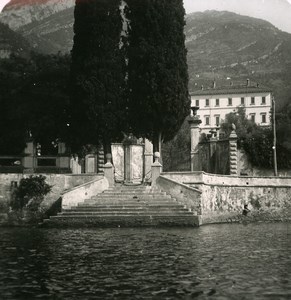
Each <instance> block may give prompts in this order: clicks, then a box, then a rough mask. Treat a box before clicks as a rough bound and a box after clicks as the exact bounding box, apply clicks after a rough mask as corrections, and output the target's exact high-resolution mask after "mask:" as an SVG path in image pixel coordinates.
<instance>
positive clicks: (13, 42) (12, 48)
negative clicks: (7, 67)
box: [0, 23, 31, 58]
mask: <svg viewBox="0 0 291 300" xmlns="http://www.w3.org/2000/svg"><path fill="white" fill-rule="evenodd" d="M30 50H31V48H30V44H29V43H28V42H27V41H26V40H25V38H23V36H22V35H21V34H18V33H16V32H14V31H13V30H11V29H10V28H9V27H8V26H7V25H6V24H2V23H0V58H7V57H9V55H10V53H14V54H16V55H22V56H25V55H27V54H28V53H29V51H30Z"/></svg>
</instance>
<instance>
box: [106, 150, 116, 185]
mask: <svg viewBox="0 0 291 300" xmlns="http://www.w3.org/2000/svg"><path fill="white" fill-rule="evenodd" d="M111 158H112V155H111V154H110V153H108V154H106V160H107V163H106V164H105V165H104V177H105V178H106V179H107V180H108V183H109V187H113V186H114V170H113V165H112V163H111Z"/></svg>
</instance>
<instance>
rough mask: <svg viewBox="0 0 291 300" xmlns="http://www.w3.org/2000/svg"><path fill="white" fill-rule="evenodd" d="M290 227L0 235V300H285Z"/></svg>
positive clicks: (290, 280) (289, 293) (289, 282)
mask: <svg viewBox="0 0 291 300" xmlns="http://www.w3.org/2000/svg"><path fill="white" fill-rule="evenodd" d="M290 253H291V224H257V225H254V224H253V225H247V226H244V225H238V224H237V225H234V224H232V225H211V226H204V227H200V228H194V229H88V230H84V229H82V230H75V229H74V230H57V229H33V230H31V229H30V230H29V229H3V228H2V229H0V299H196V298H198V299H291V274H290V270H291V257H290V255H291V254H290Z"/></svg>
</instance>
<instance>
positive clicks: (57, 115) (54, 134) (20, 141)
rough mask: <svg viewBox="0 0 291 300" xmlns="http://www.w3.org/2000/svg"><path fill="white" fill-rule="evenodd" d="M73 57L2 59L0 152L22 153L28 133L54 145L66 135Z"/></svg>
mask: <svg viewBox="0 0 291 300" xmlns="http://www.w3.org/2000/svg"><path fill="white" fill-rule="evenodd" d="M69 67H70V57H69V56H60V55H48V56H45V55H40V54H34V53H32V54H31V55H30V57H29V58H21V57H17V56H12V57H11V58H10V59H6V60H2V61H1V62H0V82H1V85H0V106H1V111H0V130H1V135H0V153H1V154H20V153H21V152H22V150H23V149H24V147H25V141H26V138H27V136H28V135H29V134H28V133H30V134H32V137H33V138H34V140H35V141H36V142H40V143H41V144H43V145H44V144H47V145H51V143H52V141H55V140H56V139H58V138H63V139H64V138H65V137H66V136H67V126H66V123H67V122H66V121H67V111H68V100H69V97H68V82H69Z"/></svg>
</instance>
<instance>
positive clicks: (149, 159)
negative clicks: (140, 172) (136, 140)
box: [144, 139, 153, 181]
mask: <svg viewBox="0 0 291 300" xmlns="http://www.w3.org/2000/svg"><path fill="white" fill-rule="evenodd" d="M152 164H153V144H152V143H151V142H150V141H149V140H148V139H145V142H144V176H145V181H148V180H149V179H150V178H151V168H152Z"/></svg>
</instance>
